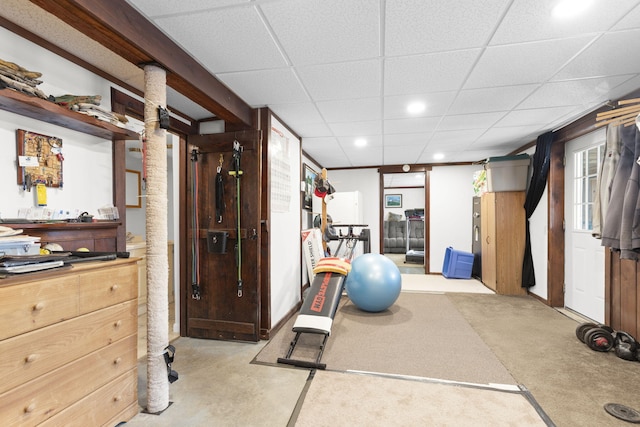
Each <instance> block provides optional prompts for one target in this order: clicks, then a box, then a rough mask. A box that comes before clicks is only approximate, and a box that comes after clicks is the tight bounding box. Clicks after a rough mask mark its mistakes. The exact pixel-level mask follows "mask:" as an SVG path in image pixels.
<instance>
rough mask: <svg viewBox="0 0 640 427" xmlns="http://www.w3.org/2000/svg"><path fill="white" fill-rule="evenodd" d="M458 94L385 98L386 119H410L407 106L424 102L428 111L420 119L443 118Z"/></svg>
mask: <svg viewBox="0 0 640 427" xmlns="http://www.w3.org/2000/svg"><path fill="white" fill-rule="evenodd" d="M455 96H456V92H454V91H451V92H432V93H424V94H410V95H395V96H385V97H384V118H385V119H402V118H410V117H411V115H410V114H409V113H407V106H408V105H409V104H410V103H412V102H423V103H424V104H425V105H426V109H425V111H424V112H423V113H421V114H419V115H418V117H433V116H441V115H443V114H444V113H446V112H447V110H448V109H449V106H450V105H451V102H452V101H453V100H454V98H455Z"/></svg>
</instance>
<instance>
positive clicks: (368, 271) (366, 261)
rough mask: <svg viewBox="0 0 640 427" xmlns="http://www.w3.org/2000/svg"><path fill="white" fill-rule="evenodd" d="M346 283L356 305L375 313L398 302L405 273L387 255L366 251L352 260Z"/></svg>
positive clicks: (348, 293) (351, 298)
mask: <svg viewBox="0 0 640 427" xmlns="http://www.w3.org/2000/svg"><path fill="white" fill-rule="evenodd" d="M345 287H346V289H347V295H348V296H349V299H350V300H351V302H353V304H354V305H355V306H356V307H358V308H359V309H360V310H364V311H369V312H374V313H375V312H378V311H383V310H386V309H387V308H389V307H391V306H392V305H393V303H394V302H396V300H397V299H398V296H399V295H400V289H401V288H402V277H401V276H400V270H398V267H397V266H396V265H395V264H394V263H393V261H391V260H390V259H389V258H387V257H385V256H384V255H380V254H370V253H369V254H362V255H360V256H359V257H357V258H356V259H354V260H353V261H352V262H351V271H349V274H348V275H347V279H346V281H345Z"/></svg>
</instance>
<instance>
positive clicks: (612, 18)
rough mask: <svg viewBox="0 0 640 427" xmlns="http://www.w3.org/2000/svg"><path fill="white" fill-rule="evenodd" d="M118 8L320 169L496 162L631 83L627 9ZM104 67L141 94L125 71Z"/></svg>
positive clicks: (483, 2)
mask: <svg viewBox="0 0 640 427" xmlns="http://www.w3.org/2000/svg"><path fill="white" fill-rule="evenodd" d="M7 2H8V3H9V4H14V5H15V4H19V7H23V6H24V5H23V3H26V2H25V1H20V0H7ZM127 2H128V3H129V4H131V5H132V6H134V7H135V8H137V9H138V10H139V11H140V12H141V13H142V14H143V15H145V16H146V17H147V18H148V19H149V20H150V21H151V22H153V23H154V24H155V25H156V26H157V27H158V28H160V29H161V30H162V31H163V32H164V33H165V34H166V35H168V36H169V37H170V38H171V39H173V40H174V41H175V42H176V43H177V44H178V45H180V46H181V47H182V48H183V49H184V50H186V51H187V52H189V53H190V54H191V56H192V57H193V58H195V59H196V60H197V61H198V62H199V63H200V64H202V65H203V66H204V67H205V68H206V69H208V70H209V71H210V72H211V73H212V74H214V75H215V76H216V77H217V78H218V79H219V80H220V81H222V82H223V83H224V84H225V85H227V86H228V87H229V88H230V89H231V90H232V91H233V92H235V93H236V94H237V95H239V97H240V98H242V99H243V100H244V101H246V102H247V103H248V104H249V105H251V106H252V107H264V106H268V107H269V108H270V109H271V110H273V111H274V112H275V113H276V114H277V115H278V116H279V118H280V119H281V120H282V121H283V122H285V123H286V124H287V125H288V126H289V127H290V128H291V129H292V130H293V131H294V132H296V133H297V134H298V135H300V136H301V137H302V138H303V149H304V150H305V152H306V153H308V154H309V155H310V156H311V157H313V158H314V159H315V160H316V161H318V162H319V163H320V164H321V165H322V166H324V167H328V168H336V167H360V166H378V165H401V164H423V163H442V162H467V161H478V160H481V159H484V158H487V157H490V156H496V155H504V154H507V153H509V152H511V151H513V150H515V149H517V148H520V147H522V146H523V145H525V144H527V143H529V142H531V141H534V140H535V139H536V137H537V136H538V135H540V134H542V133H544V132H546V131H548V130H553V129H557V128H559V127H561V126H562V125H564V124H567V123H570V122H571V121H573V120H575V119H577V118H578V117H581V116H583V115H584V114H585V113H586V112H589V111H592V110H594V109H596V108H598V107H600V106H602V105H603V104H604V103H606V102H607V101H609V100H613V99H619V98H622V97H624V96H626V95H627V94H629V93H630V92H632V91H635V90H637V89H638V88H640V55H639V54H638V52H640V0H616V1H615V2H612V1H606V0H579V1H577V2H574V6H571V7H569V8H568V10H569V12H572V14H571V15H572V16H564V17H559V16H556V11H555V7H556V6H558V4H559V1H558V0H449V1H438V0H348V1H345V0H304V1H302V0H185V1H180V2H177V1H171V0H127ZM15 7H18V6H15ZM31 7H33V6H31ZM9 8H11V6H9ZM3 9H4V10H3V11H0V14H1V15H2V16H5V17H7V18H8V19H12V20H14V21H15V20H18V21H19V20H23V21H26V19H23V18H20V17H19V16H13V17H11V16H10V15H12V13H11V11H10V10H7V6H6V5H5V6H3ZM8 15H9V16H8ZM23 25H25V26H28V24H27V23H24V24H23ZM47 31H49V30H41V33H46V32H47ZM52 33H54V32H52ZM48 38H55V34H51V35H50V36H48ZM88 52H90V51H88ZM95 52H96V50H95V49H94V53H93V56H94V59H90V58H89V57H91V56H92V55H91V54H90V53H86V55H85V56H87V57H86V58H84V59H85V60H87V61H89V62H92V63H96V64H98V65H99V63H100V59H98V56H99V55H98V54H96V53H95ZM79 55H82V54H79ZM0 57H1V55H0ZM103 62H104V61H103ZM99 66H100V65H99ZM102 67H103V68H105V69H109V68H111V69H110V70H109V72H111V73H112V74H113V73H119V74H120V75H117V74H114V75H116V76H117V77H119V78H121V79H122V80H123V81H126V82H127V83H130V84H132V85H133V86H134V87H139V88H140V89H142V82H141V81H140V78H141V77H140V73H139V72H136V73H133V70H132V68H131V67H115V66H114V65H113V61H111V62H110V63H103V64H102ZM134 68H135V67H134ZM118 70H121V71H118ZM132 73H133V75H131V74H132ZM168 99H169V101H168V102H169V104H170V105H172V106H174V107H175V108H178V109H180V110H181V111H183V112H185V113H186V114H189V115H190V116H192V117H194V118H196V119H201V118H206V117H211V113H210V112H208V111H206V110H204V109H203V108H201V107H199V106H197V105H195V104H193V103H192V102H190V101H189V100H188V99H186V98H184V97H182V96H180V94H178V93H174V92H173V91H170V92H169V93H168ZM414 102H421V103H423V105H424V109H423V110H422V111H418V112H415V113H409V112H408V111H407V107H408V106H409V104H410V103H414ZM357 140H364V141H365V142H364V144H365V145H364V146H358V145H357ZM438 155H439V156H442V157H436V156H438Z"/></svg>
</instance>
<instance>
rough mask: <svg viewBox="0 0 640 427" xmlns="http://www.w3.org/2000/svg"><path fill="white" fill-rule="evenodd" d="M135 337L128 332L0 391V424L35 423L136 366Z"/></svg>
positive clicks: (56, 412) (24, 424)
mask: <svg viewBox="0 0 640 427" xmlns="http://www.w3.org/2000/svg"><path fill="white" fill-rule="evenodd" d="M136 345H137V338H136V336H135V335H131V336H129V337H127V338H124V339H122V340H120V341H118V342H115V343H113V344H111V345H109V346H108V347H105V348H103V349H101V350H98V351H95V352H93V353H91V354H88V355H87V356H84V357H82V358H80V359H78V360H76V361H74V362H72V363H68V364H66V365H64V366H62V367H60V368H58V369H55V370H54V371H51V372H49V373H47V374H45V375H42V376H40V377H38V378H36V379H34V380H32V381H30V382H28V383H26V384H23V385H21V386H19V387H16V388H14V389H13V390H9V391H7V392H5V393H2V394H0V402H2V404H1V405H0V423H1V424H2V425H19V426H34V425H38V424H40V423H41V422H43V421H45V420H47V419H48V418H50V417H52V416H54V415H55V414H58V413H59V412H61V411H63V410H64V409H65V408H67V407H69V406H71V405H72V404H74V403H76V402H77V401H79V400H81V399H83V398H84V397H85V396H86V395H88V394H90V393H93V392H94V391H96V390H98V389H99V388H100V387H102V386H104V385H106V384H107V383H109V382H110V381H112V380H113V379H115V378H117V377H118V376H120V375H122V374H124V373H126V372H127V371H130V370H132V369H135V367H136V362H137V361H136V357H137V350H136Z"/></svg>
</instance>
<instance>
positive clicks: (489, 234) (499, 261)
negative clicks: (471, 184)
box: [480, 191, 527, 295]
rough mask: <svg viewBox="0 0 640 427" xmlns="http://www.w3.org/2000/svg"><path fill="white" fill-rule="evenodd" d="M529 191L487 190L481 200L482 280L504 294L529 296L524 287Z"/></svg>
mask: <svg viewBox="0 0 640 427" xmlns="http://www.w3.org/2000/svg"><path fill="white" fill-rule="evenodd" d="M524 201H525V193H524V191H504V192H495V193H485V194H483V195H482V200H481V213H480V218H481V226H480V229H481V237H482V282H483V283H484V284H485V285H486V286H487V287H489V288H491V289H493V290H494V291H495V292H496V293H498V294H501V295H526V294H527V290H526V288H523V287H522V286H521V282H522V260H523V257H524V245H525V211H524Z"/></svg>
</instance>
